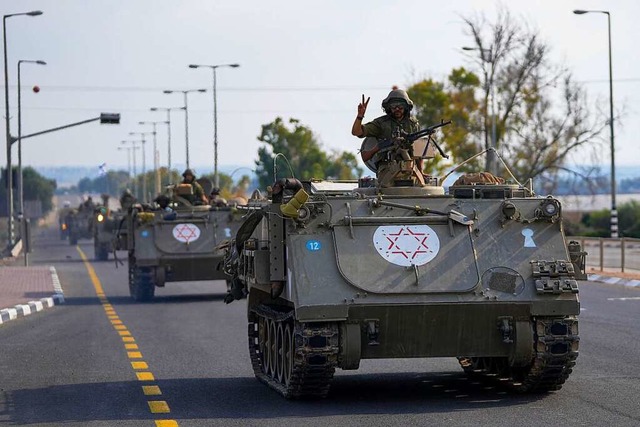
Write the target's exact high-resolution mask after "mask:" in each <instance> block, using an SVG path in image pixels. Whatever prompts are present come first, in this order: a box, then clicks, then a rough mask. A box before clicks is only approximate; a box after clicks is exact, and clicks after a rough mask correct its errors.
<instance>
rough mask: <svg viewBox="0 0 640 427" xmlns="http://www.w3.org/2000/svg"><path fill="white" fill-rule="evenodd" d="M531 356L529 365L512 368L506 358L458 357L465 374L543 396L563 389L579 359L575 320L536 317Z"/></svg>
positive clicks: (569, 318) (520, 391)
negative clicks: (496, 381) (532, 355)
mask: <svg viewBox="0 0 640 427" xmlns="http://www.w3.org/2000/svg"><path fill="white" fill-rule="evenodd" d="M534 331H535V332H534V357H533V360H532V362H531V364H530V365H529V366H525V367H521V368H515V367H512V366H510V364H509V361H508V359H507V358H499V357H460V358H458V361H459V362H460V365H461V366H462V368H463V369H464V371H465V372H466V373H467V374H469V375H471V376H477V377H480V378H482V379H488V380H492V379H495V380H498V381H500V383H502V384H505V385H507V386H508V387H509V388H510V389H512V390H514V391H516V392H519V393H544V392H548V391H555V390H559V389H560V388H562V385H563V384H564V382H565V381H566V380H567V378H568V377H569V374H571V372H572V370H573V367H574V366H575V364H576V358H577V357H578V343H579V340H580V338H579V337H578V320H577V319H576V318H573V317H567V318H538V319H536V320H535V329H534Z"/></svg>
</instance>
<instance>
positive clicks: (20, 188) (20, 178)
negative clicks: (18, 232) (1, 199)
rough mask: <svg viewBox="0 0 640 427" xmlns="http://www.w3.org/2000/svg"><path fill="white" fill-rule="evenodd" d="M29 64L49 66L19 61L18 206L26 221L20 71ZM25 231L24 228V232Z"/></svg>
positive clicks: (42, 63)
mask: <svg viewBox="0 0 640 427" xmlns="http://www.w3.org/2000/svg"><path fill="white" fill-rule="evenodd" d="M24 63H27V64H38V65H47V63H46V62H44V61H40V60H38V61H31V60H26V59H21V60H20V61H18V176H17V178H18V197H19V201H18V205H19V207H20V214H21V215H22V218H23V220H24V218H25V212H24V187H23V178H24V177H23V176H22V101H21V100H22V96H21V94H22V90H21V88H22V86H21V79H20V74H21V73H20V69H21V67H20V66H21V65H22V64H24ZM22 231H24V228H23V230H22Z"/></svg>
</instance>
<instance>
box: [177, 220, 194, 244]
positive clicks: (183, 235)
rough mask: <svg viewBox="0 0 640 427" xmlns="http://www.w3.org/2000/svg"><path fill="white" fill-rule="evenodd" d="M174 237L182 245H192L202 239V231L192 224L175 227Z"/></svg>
mask: <svg viewBox="0 0 640 427" xmlns="http://www.w3.org/2000/svg"><path fill="white" fill-rule="evenodd" d="M173 237H174V238H175V239H176V240H177V241H179V242H182V243H191V242H194V241H196V240H198V238H200V229H199V228H198V227H197V226H196V225H195V224H191V223H185V224H178V225H176V226H175V227H173Z"/></svg>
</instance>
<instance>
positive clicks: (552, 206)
mask: <svg viewBox="0 0 640 427" xmlns="http://www.w3.org/2000/svg"><path fill="white" fill-rule="evenodd" d="M540 207H541V209H542V214H543V215H544V216H546V217H548V218H552V217H554V216H557V215H558V214H560V202H558V201H557V200H556V199H546V200H545V201H544V202H542V205H541V206H540Z"/></svg>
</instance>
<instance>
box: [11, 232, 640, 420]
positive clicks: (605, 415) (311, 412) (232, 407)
mask: <svg viewBox="0 0 640 427" xmlns="http://www.w3.org/2000/svg"><path fill="white" fill-rule="evenodd" d="M79 248H80V251H79V250H77V248H76V247H74V246H69V245H68V244H67V243H65V242H60V241H59V240H58V239H57V235H56V234H55V231H53V230H52V231H50V232H49V233H48V234H44V235H39V236H37V238H36V251H35V253H34V254H33V256H32V257H31V260H32V262H34V263H36V264H37V263H45V264H51V265H55V267H56V269H57V271H58V275H59V277H60V280H61V282H62V286H63V288H64V292H65V300H66V303H65V304H64V305H61V306H56V307H55V308H52V309H49V310H45V311H43V312H40V313H36V314H34V315H31V316H27V317H24V318H21V319H18V320H16V321H12V322H9V323H7V324H5V325H2V327H0V425H47V426H60V425H65V426H116V425H117V426H154V425H158V426H171V425H174V426H175V425H180V426H218V425H219V426H245V425H246V426H301V425H304V426H323V427H326V426H328V425H331V426H362V425H367V426H392V425H393V426H395V425H398V426H405V425H415V426H430V425H450V426H478V425H491V426H513V425H518V426H528V425H531V426H534V425H535V426H540V425H560V424H562V425H587V426H590V425H593V426H602V425H609V426H638V425H640V405H639V404H638V403H639V402H640V367H639V365H640V357H639V356H638V355H639V354H640V332H639V330H640V326H638V325H639V324H640V322H639V321H640V290H637V289H631V288H626V287H622V286H613V285H604V284H598V283H586V282H585V283H581V287H580V296H581V302H582V307H583V311H582V314H581V316H580V337H581V343H580V356H579V357H578V361H577V366H576V368H575V370H574V372H573V374H572V375H571V377H570V378H569V380H568V381H567V383H566V384H565V386H564V387H563V388H562V390H560V391H558V392H555V393H550V394H546V395H532V396H519V395H511V394H508V393H505V392H504V391H502V390H500V389H497V388H494V387H487V386H483V385H482V384H479V383H476V382H473V381H470V380H468V379H467V378H466V377H465V375H464V374H463V373H462V370H461V368H460V367H459V366H458V363H457V361H455V360H453V359H428V360H422V359H418V360H415V359H411V360H406V359H403V360H386V361H366V360H365V361H363V362H362V363H361V368H360V369H359V370H358V371H348V372H346V371H345V372H343V371H338V372H337V374H336V377H335V378H334V381H333V385H332V389H331V392H330V394H329V396H328V398H327V399H324V400H321V401H287V400H284V399H283V398H281V397H280V396H279V395H277V394H275V393H274V392H272V391H271V390H269V389H268V388H267V387H266V386H264V385H263V384H261V383H259V382H258V381H257V380H256V379H255V378H254V377H253V373H252V371H251V367H250V363H249V356H248V350H247V336H246V329H247V326H246V313H245V310H246V305H245V303H244V302H235V303H233V304H230V305H225V304H224V303H223V302H222V298H223V296H224V292H225V285H224V283H223V282H216V283H207V282H197V283H195V282H194V283H180V284H176V283H173V284H172V283H169V284H167V287H166V288H164V289H158V291H157V293H156V295H157V297H156V298H155V300H154V301H153V302H152V303H149V304H136V303H133V302H132V301H131V300H130V298H129V295H128V288H127V281H126V259H125V265H124V266H120V267H118V268H116V266H115V263H114V261H113V260H111V259H110V260H109V261H108V262H94V261H89V262H84V261H83V260H82V257H81V252H82V253H84V254H86V257H88V258H89V260H91V259H92V257H93V246H92V244H91V242H89V241H81V243H80V245H79ZM121 255H122V256H123V257H124V255H125V254H124V253H121ZM93 272H95V273H93ZM102 293H104V294H102ZM158 393H160V394H158Z"/></svg>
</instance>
